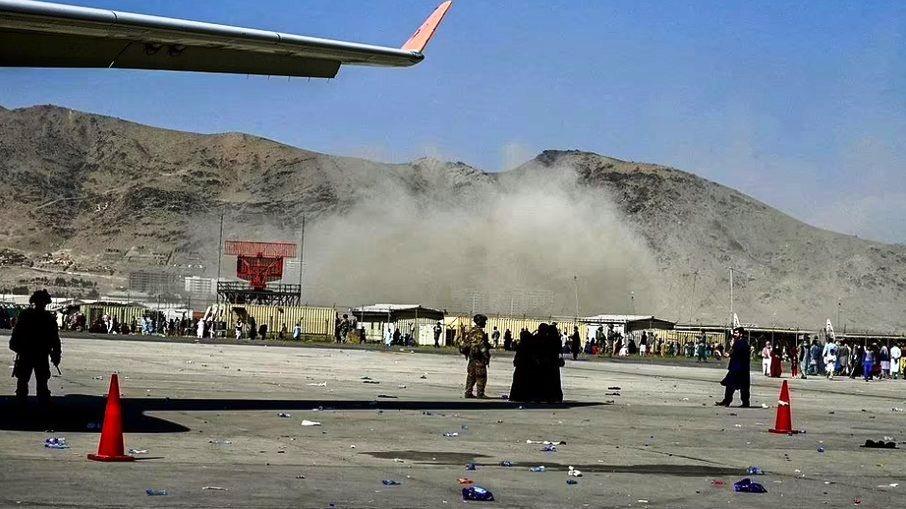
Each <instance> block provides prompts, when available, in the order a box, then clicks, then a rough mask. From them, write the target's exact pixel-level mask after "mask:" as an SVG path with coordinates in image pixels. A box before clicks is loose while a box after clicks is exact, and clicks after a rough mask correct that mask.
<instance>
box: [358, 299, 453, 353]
mask: <svg viewBox="0 0 906 509" xmlns="http://www.w3.org/2000/svg"><path fill="white" fill-rule="evenodd" d="M341 314H342V313H341ZM347 314H349V315H350V319H352V318H353V317H354V318H355V320H356V321H357V322H358V324H359V328H364V330H365V340H366V341H383V340H384V333H385V332H386V331H388V330H389V331H390V332H391V333H393V331H395V330H397V329H399V331H400V334H402V335H404V336H405V335H406V334H407V333H408V334H411V335H412V337H413V338H414V340H415V343H416V344H418V345H433V344H434V326H435V325H436V324H437V322H443V320H444V314H445V312H444V311H442V310H439V309H433V308H428V307H424V306H422V305H420V304H373V305H370V306H361V307H357V308H352V309H350V310H349V312H348V313H347Z"/></svg>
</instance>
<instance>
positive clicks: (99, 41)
mask: <svg viewBox="0 0 906 509" xmlns="http://www.w3.org/2000/svg"><path fill="white" fill-rule="evenodd" d="M441 7H442V12H441V14H440V15H438V11H435V13H434V14H432V17H431V18H429V20H428V21H426V24H425V25H423V27H422V29H420V30H422V34H423V35H421V36H420V37H419V39H420V40H419V43H418V44H416V45H414V46H413V45H411V44H410V46H411V47H404V48H389V47H383V46H372V45H367V44H358V43H351V42H345V41H335V40H330V39H321V38H316V37H306V36H301V35H294V34H284V33H280V32H272V31H267V30H258V29H252V28H243V27H233V26H227V25H218V24H213V23H204V22H197V21H189V20H181V19H173V18H163V17H159V16H147V15H143V14H134V13H124V12H118V11H110V10H105V9H92V8H86V7H77V6H69V5H61V4H52V3H46V2H34V1H30V0H0V40H2V41H3V44H2V45H0V66H20V67H115V68H132V69H165V70H166V69H169V70H177V71H207V72H227V73H242V74H268V75H281V76H309V77H319V78H330V77H333V76H335V75H336V73H337V71H338V70H339V67H340V65H342V64H356V65H372V66H389V67H406V66H411V65H414V64H417V63H418V62H420V61H421V60H423V59H424V55H423V54H422V53H421V51H420V50H421V49H423V48H424V45H425V44H427V40H428V39H429V38H430V35H431V34H433V32H434V30H435V29H436V28H437V25H438V24H439V23H440V20H441V19H442V17H443V16H442V14H443V13H445V12H446V10H447V9H449V3H448V2H445V3H444V4H442V6H441ZM439 9H441V8H439ZM426 26H427V28H426ZM407 44H408V43H407Z"/></svg>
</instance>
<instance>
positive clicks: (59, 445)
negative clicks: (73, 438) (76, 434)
mask: <svg viewBox="0 0 906 509" xmlns="http://www.w3.org/2000/svg"><path fill="white" fill-rule="evenodd" d="M44 447H46V448H48V449H69V444H67V443H66V439H65V438H56V437H52V438H48V439H47V440H44Z"/></svg>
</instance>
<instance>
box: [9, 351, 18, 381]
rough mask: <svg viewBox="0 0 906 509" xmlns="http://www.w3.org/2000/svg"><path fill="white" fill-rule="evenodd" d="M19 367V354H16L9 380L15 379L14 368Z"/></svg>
mask: <svg viewBox="0 0 906 509" xmlns="http://www.w3.org/2000/svg"><path fill="white" fill-rule="evenodd" d="M18 367H19V354H16V360H15V361H13V372H12V373H10V375H9V377H10V378H16V368H18Z"/></svg>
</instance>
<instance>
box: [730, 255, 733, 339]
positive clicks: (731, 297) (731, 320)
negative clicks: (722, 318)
mask: <svg viewBox="0 0 906 509" xmlns="http://www.w3.org/2000/svg"><path fill="white" fill-rule="evenodd" d="M730 325H731V326H732V325H733V267H730Z"/></svg>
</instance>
